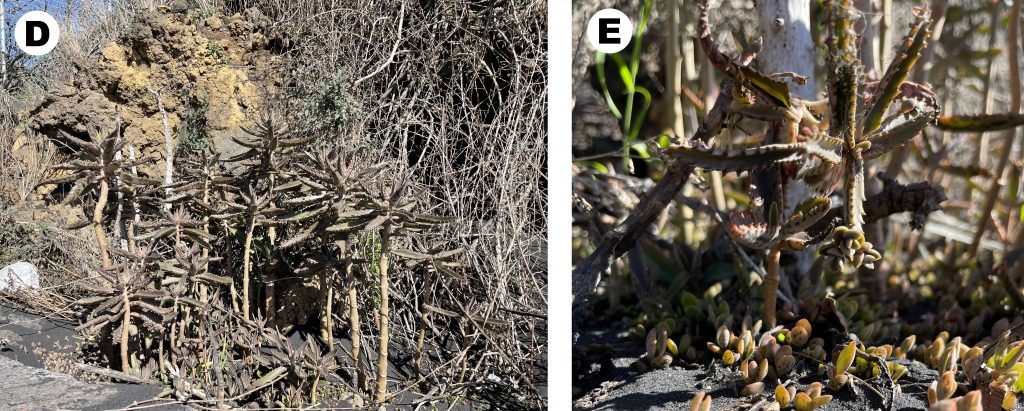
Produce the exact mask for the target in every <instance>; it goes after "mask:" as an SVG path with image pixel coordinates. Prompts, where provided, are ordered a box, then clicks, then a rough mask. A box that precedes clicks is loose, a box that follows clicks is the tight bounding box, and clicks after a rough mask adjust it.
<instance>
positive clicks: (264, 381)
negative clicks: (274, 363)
mask: <svg viewBox="0 0 1024 411" xmlns="http://www.w3.org/2000/svg"><path fill="white" fill-rule="evenodd" d="M286 370H288V368H286V367H283V366H282V367H277V368H274V369H273V370H271V371H270V372H268V373H267V374H266V375H264V376H262V377H260V379H258V380H256V381H253V383H252V387H253V388H254V389H259V388H263V387H265V386H267V385H270V384H272V383H273V382H274V381H277V379H278V378H280V377H281V376H282V375H284V372H285V371H286Z"/></svg>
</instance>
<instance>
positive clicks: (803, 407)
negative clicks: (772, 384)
mask: <svg viewBox="0 0 1024 411" xmlns="http://www.w3.org/2000/svg"><path fill="white" fill-rule="evenodd" d="M783 391H784V392H785V393H786V396H787V397H788V398H792V401H793V409H794V410H796V411H813V410H815V409H818V408H821V407H824V406H825V404H828V403H829V401H832V396H831V395H822V394H821V383H820V382H814V383H811V384H810V385H808V386H807V390H805V391H803V392H796V389H795V388H793V387H790V388H788V389H785V390H783ZM775 394H776V397H775V398H776V400H778V398H779V397H778V395H779V390H778V389H776V390H775ZM779 405H780V407H785V405H782V402H781V401H780V402H779Z"/></svg>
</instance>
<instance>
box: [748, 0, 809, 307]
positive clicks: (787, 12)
mask: <svg viewBox="0 0 1024 411" xmlns="http://www.w3.org/2000/svg"><path fill="white" fill-rule="evenodd" d="M757 16H758V23H759V26H760V28H761V36H762V39H763V45H762V48H761V52H760V53H759V54H758V57H757V60H756V61H757V62H758V64H759V65H760V67H761V69H762V70H763V71H764V72H766V73H780V72H793V73H797V74H799V75H802V76H806V77H807V82H806V83H805V84H803V85H800V84H797V83H795V82H790V83H789V90H790V91H791V92H792V93H793V95H794V96H795V97H799V98H801V99H804V100H816V98H815V86H814V84H815V82H814V63H815V62H816V61H817V53H816V52H815V49H814V42H813V41H812V40H811V2H810V0H786V1H782V0H778V1H775V0H758V2H757ZM769 127H771V126H769ZM782 135H784V134H783V133H779V132H778V130H769V131H768V134H767V136H768V139H769V140H771V141H766V143H790V141H774V140H776V139H777V138H772V136H782ZM764 178H766V180H763V181H759V183H758V187H759V188H761V189H762V190H770V188H769V187H775V186H776V184H778V183H783V182H782V181H781V178H782V175H781V174H780V173H775V175H774V176H772V175H765V177H764ZM783 187H785V192H784V193H774V194H772V193H770V192H769V193H767V194H771V195H763V196H762V197H763V198H764V202H765V210H766V211H767V210H769V209H770V207H769V206H770V205H771V204H772V203H775V202H779V204H780V205H782V207H780V210H782V211H784V212H785V213H786V214H787V215H788V214H789V213H792V212H793V210H794V209H795V208H796V206H797V205H798V204H799V203H800V201H801V200H803V199H806V198H808V197H810V196H811V195H812V192H811V188H810V187H808V186H807V184H805V183H803V182H802V181H798V180H791V181H786V182H784V183H783ZM779 254H780V251H779V250H777V249H775V248H773V249H772V252H771V253H770V254H769V256H768V261H766V262H765V265H766V267H765V283H764V286H765V292H764V298H765V319H766V320H768V321H766V322H767V323H768V324H770V325H769V327H772V326H774V325H775V311H776V306H775V301H776V295H775V293H776V291H777V290H778V285H779V281H780V278H781V275H782V274H783V271H782V270H781V269H780V268H779V262H778V261H779ZM795 256H796V261H795V263H794V264H793V265H792V271H793V272H795V273H806V272H808V271H810V268H811V265H812V264H813V263H814V255H813V251H810V250H805V251H801V252H796V255H795Z"/></svg>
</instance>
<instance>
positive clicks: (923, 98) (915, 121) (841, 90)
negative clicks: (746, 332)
mask: <svg viewBox="0 0 1024 411" xmlns="http://www.w3.org/2000/svg"><path fill="white" fill-rule="evenodd" d="M828 11H829V16H830V17H829V23H828V31H829V40H828V42H827V46H828V65H829V70H828V73H829V74H828V79H827V85H828V91H829V97H828V99H826V100H822V101H804V100H802V99H800V98H798V97H796V96H793V95H792V94H790V92H789V85H788V83H786V82H785V81H783V80H785V79H788V80H789V81H794V82H797V83H801V82H803V81H805V79H804V78H803V77H801V76H800V75H799V74H795V73H776V74H770V75H769V74H763V73H761V72H759V71H757V70H756V69H754V68H752V67H751V66H750V63H751V61H752V60H753V58H751V57H752V56H745V57H744V58H742V59H733V58H730V57H728V56H727V55H725V54H724V53H723V52H722V51H720V50H719V46H718V44H717V43H716V42H715V40H714V38H713V37H712V35H711V27H710V24H709V23H708V9H707V7H706V6H705V9H704V10H703V12H702V14H701V18H700V24H701V46H702V48H703V49H704V52H705V54H706V55H707V56H708V59H709V61H710V62H711V63H712V64H713V65H714V66H715V67H716V68H717V69H718V70H719V71H721V72H722V73H724V74H725V75H726V76H728V77H729V78H730V79H731V81H732V87H731V89H730V90H726V91H723V92H730V93H732V96H733V103H732V106H731V107H730V116H731V117H733V118H734V121H733V122H732V124H735V123H736V121H735V119H738V118H749V119H753V120H760V121H763V122H764V123H766V126H767V129H766V132H765V133H764V134H763V137H762V138H761V140H760V142H759V143H758V144H757V145H755V146H753V147H745V148H735V149H733V148H730V149H724V150H722V149H716V148H714V147H711V146H709V145H707V144H705V143H704V142H702V141H695V142H692V143H687V142H684V144H683V145H681V146H677V147H672V148H670V149H668V150H667V154H668V155H669V156H671V157H674V158H676V159H677V160H681V161H684V162H687V163H689V164H692V165H694V166H698V167H701V168H704V169H709V170H720V171H724V172H744V171H746V172H747V173H749V174H750V179H751V204H752V205H753V206H752V208H751V209H750V210H749V211H742V212H732V213H731V214H730V216H729V218H728V220H727V221H726V225H727V231H728V233H729V235H730V236H731V237H732V239H733V240H734V241H735V242H736V243H737V244H739V245H742V246H744V247H748V248H753V249H759V250H760V249H764V250H768V254H767V258H766V260H765V273H764V275H765V282H764V284H765V288H764V290H765V291H764V298H765V310H764V316H765V324H766V326H768V327H774V326H775V322H776V321H775V311H776V293H777V291H778V285H779V258H780V254H781V252H782V251H783V250H803V249H804V248H805V247H807V245H808V244H810V243H813V242H816V241H818V240H819V239H817V238H812V236H811V234H810V233H808V232H807V230H808V228H810V227H811V226H812V225H814V223H816V222H817V221H818V220H820V219H821V218H822V217H824V216H825V215H826V214H827V213H828V211H829V209H830V208H831V205H832V201H831V200H830V198H829V195H830V194H831V192H832V190H833V189H834V188H835V187H836V186H837V185H838V183H839V181H838V180H837V179H836V177H837V175H836V174H837V172H838V171H840V170H841V171H842V173H843V175H844V177H843V182H844V189H843V210H844V213H843V219H844V223H843V224H842V225H840V226H837V227H836V228H835V229H834V231H833V232H832V233H831V236H830V238H829V239H828V241H826V243H825V244H824V245H823V246H822V247H821V249H820V252H821V254H822V255H824V256H826V257H827V258H829V260H830V262H831V265H832V267H834V268H835V269H839V270H841V269H844V268H846V267H854V268H856V267H860V266H861V265H866V266H872V264H873V263H874V262H875V261H877V260H879V259H880V258H881V254H880V253H879V252H878V251H876V250H874V249H873V246H872V244H871V243H870V242H868V241H866V239H865V238H864V233H863V228H862V226H863V224H864V207H863V202H864V198H865V197H864V161H865V160H869V159H872V158H877V157H879V156H881V155H882V154H884V153H885V152H887V151H889V150H891V149H893V148H895V147H899V146H901V145H903V144H905V143H906V142H907V141H909V140H910V139H911V138H912V137H914V136H915V135H917V134H918V133H919V132H920V131H922V130H923V129H924V128H925V127H926V126H927V125H928V124H929V123H931V122H932V121H934V119H935V116H936V115H937V111H938V110H937V107H936V104H935V97H934V95H933V94H932V93H931V91H930V90H928V88H927V87H926V86H924V85H919V84H915V83H910V82H907V81H906V78H907V74H908V73H909V70H910V68H911V67H912V66H913V64H914V62H915V61H916V60H917V59H918V57H919V56H920V51H921V49H922V48H923V47H924V42H925V39H926V38H927V33H928V26H929V24H930V22H929V20H928V14H927V12H926V11H918V12H917V14H916V16H915V22H914V24H913V25H912V27H911V31H910V33H909V34H908V36H907V38H906V39H905V40H904V42H903V44H902V46H901V47H900V49H899V52H898V53H897V56H896V58H895V59H894V60H893V62H892V63H891V64H890V66H889V69H888V70H886V73H885V75H884V76H883V78H882V80H880V81H879V82H877V83H871V84H867V85H863V84H862V73H861V67H860V63H859V62H858V60H857V56H858V53H857V48H856V42H855V41H854V40H855V39H856V35H855V33H853V32H852V25H851V19H852V13H853V8H852V6H851V4H850V1H849V0H837V1H831V2H828ZM862 93H863V94H866V95H867V98H866V104H865V108H864V109H863V110H860V111H858V107H857V102H858V98H859V95H860V94H862ZM894 101H900V102H901V104H902V105H901V106H900V107H899V109H898V110H896V112H895V113H893V114H891V115H888V116H886V113H887V112H889V108H890V106H891V105H892V103H893V102H894ZM858 119H859V120H858ZM727 145H729V146H731V142H727ZM797 181H800V182H803V183H805V184H806V186H808V187H810V188H811V189H812V191H811V194H807V195H804V196H803V197H802V198H799V197H798V198H796V200H795V201H793V199H792V198H790V196H789V193H790V186H792V185H793V184H794V183H795V182H797ZM787 201H790V202H791V203H792V204H787V203H786V202H787Z"/></svg>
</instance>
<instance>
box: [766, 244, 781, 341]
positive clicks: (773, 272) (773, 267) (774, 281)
mask: <svg viewBox="0 0 1024 411" xmlns="http://www.w3.org/2000/svg"><path fill="white" fill-rule="evenodd" d="M781 254H782V243H779V244H776V245H774V246H772V248H771V250H769V251H768V259H767V260H765V268H764V322H765V324H766V325H767V326H768V328H772V327H774V326H775V293H776V292H778V290H779V256H780V255H781Z"/></svg>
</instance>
